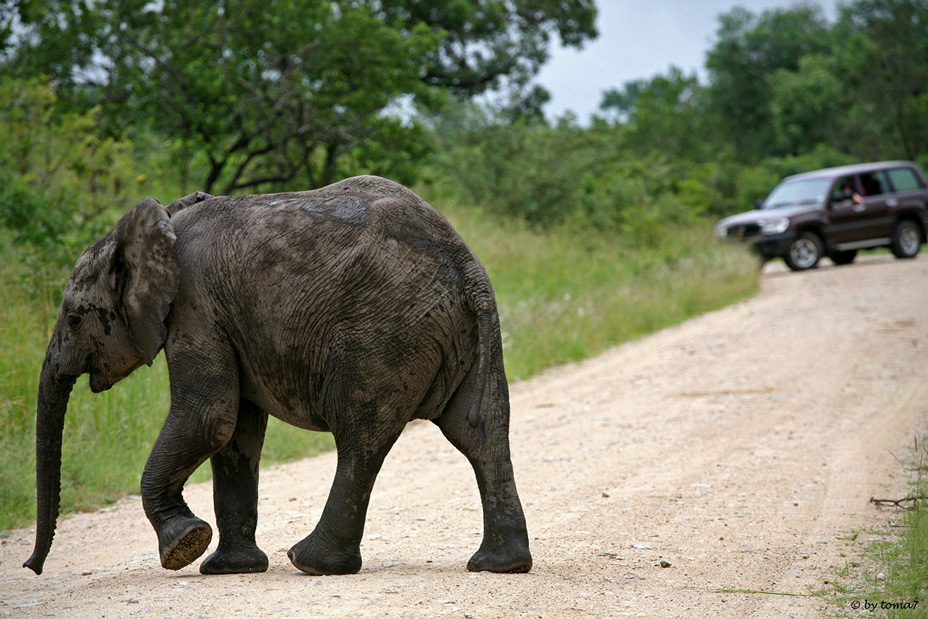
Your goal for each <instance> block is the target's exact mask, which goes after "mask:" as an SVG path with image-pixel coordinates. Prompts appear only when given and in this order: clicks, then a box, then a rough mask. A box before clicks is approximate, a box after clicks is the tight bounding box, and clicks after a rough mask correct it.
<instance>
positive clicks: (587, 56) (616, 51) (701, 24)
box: [537, 0, 838, 122]
mask: <svg viewBox="0 0 928 619" xmlns="http://www.w3.org/2000/svg"><path fill="white" fill-rule="evenodd" d="M837 1H838V0H812V3H813V4H817V5H819V6H821V7H822V8H823V9H824V10H825V14H826V15H827V16H828V18H829V19H834V18H835V16H836V8H835V7H836V4H837ZM795 4H797V2H795V1H791V0H740V1H739V0H599V1H598V2H597V7H598V8H599V16H598V18H597V27H598V30H599V37H598V38H597V39H595V40H594V41H593V42H591V43H588V44H587V45H586V46H585V47H584V48H583V49H582V50H580V51H576V50H574V49H563V48H560V47H559V46H558V47H557V48H556V49H554V50H553V51H552V54H551V59H550V60H549V61H548V63H547V64H546V65H545V66H544V68H542V70H541V73H540V74H539V75H538V78H537V81H538V82H539V83H540V84H541V85H542V86H544V87H545V88H547V89H548V91H550V92H551V95H552V100H551V102H550V103H549V104H548V106H547V107H546V108H545V112H546V113H547V114H548V116H549V117H552V118H554V117H557V116H560V115H561V114H563V113H564V112H565V111H567V110H571V111H573V112H574V113H575V114H576V115H577V117H578V118H579V120H580V121H581V122H586V121H587V120H589V117H590V114H591V113H593V112H595V111H597V110H598V108H599V103H600V101H601V100H602V93H603V91H605V90H608V89H609V88H618V87H620V86H622V85H623V84H625V83H626V82H630V81H632V80H636V79H644V78H650V77H653V76H654V75H657V74H662V73H666V72H667V69H669V68H670V66H676V67H679V68H680V69H682V70H683V72H684V74H686V75H690V74H692V73H693V72H697V73H698V75H699V77H700V79H702V80H703V81H705V74H704V67H705V60H706V52H707V51H708V50H709V48H710V47H711V46H712V45H713V43H714V42H715V33H716V30H717V29H718V16H719V15H721V14H722V13H725V12H728V11H729V10H731V9H732V8H733V7H735V6H742V7H744V8H746V9H748V10H750V11H751V12H753V13H757V14H759V13H761V12H762V11H764V10H765V9H770V8H775V7H789V6H793V5H795Z"/></svg>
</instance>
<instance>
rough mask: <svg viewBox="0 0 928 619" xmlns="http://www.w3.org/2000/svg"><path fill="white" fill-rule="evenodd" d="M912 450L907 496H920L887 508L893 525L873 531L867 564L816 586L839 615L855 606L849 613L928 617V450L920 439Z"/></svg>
mask: <svg viewBox="0 0 928 619" xmlns="http://www.w3.org/2000/svg"><path fill="white" fill-rule="evenodd" d="M912 454H913V455H912V457H911V459H910V461H909V462H907V463H906V464H907V465H908V467H909V468H910V470H911V471H912V472H913V473H912V476H913V479H912V483H911V490H910V493H909V496H910V497H918V498H916V499H915V500H913V501H906V502H904V503H903V505H907V506H910V509H907V510H903V509H899V510H893V511H888V512H887V513H888V514H890V516H889V517H888V518H887V520H888V521H891V523H892V524H893V525H895V526H890V522H888V523H887V527H886V528H885V530H881V531H876V532H873V533H874V537H875V538H876V539H875V541H871V542H869V543H868V545H867V546H866V549H865V552H864V557H865V563H867V565H866V567H864V566H862V565H861V564H859V563H856V562H854V563H849V564H848V565H847V566H846V567H845V568H844V569H842V570H839V571H838V572H837V573H836V574H835V577H833V578H832V579H831V580H830V581H828V583H827V587H826V588H824V589H823V590H821V591H819V592H818V594H819V595H820V596H821V597H823V598H824V599H825V600H826V601H828V602H829V604H830V606H831V608H832V610H833V611H834V612H836V613H839V615H840V616H845V615H844V614H843V613H844V612H848V609H851V610H850V612H848V615H854V616H857V615H859V614H866V615H868V616H877V617H887V618H890V619H917V618H921V619H924V618H926V617H928V503H926V499H925V497H928V450H926V449H925V447H924V446H923V445H919V442H918V441H916V442H915V449H914V451H913V452H912ZM885 498H892V499H893V500H898V499H902V498H904V497H885ZM898 525H901V526H898ZM856 537H857V536H855V539H856ZM852 541H853V540H852ZM865 601H866V602H867V603H869V604H870V606H869V607H865ZM855 605H859V608H858V607H857V606H855ZM867 610H869V612H865V611H867Z"/></svg>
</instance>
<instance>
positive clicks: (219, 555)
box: [200, 536, 267, 574]
mask: <svg viewBox="0 0 928 619" xmlns="http://www.w3.org/2000/svg"><path fill="white" fill-rule="evenodd" d="M266 571H267V555H266V554H264V552H263V551H262V550H261V549H260V548H258V547H257V546H255V545H254V544H249V545H241V546H229V545H226V546H223V543H222V541H221V536H220V542H219V548H217V549H216V552H214V553H213V554H211V555H210V556H208V557H206V559H204V560H203V563H201V564H200V573H201V574H257V573H258V572H266Z"/></svg>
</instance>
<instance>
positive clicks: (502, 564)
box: [435, 362, 532, 573]
mask: <svg viewBox="0 0 928 619" xmlns="http://www.w3.org/2000/svg"><path fill="white" fill-rule="evenodd" d="M500 366H501V362H500V363H499V364H498V365H497V367H496V368H495V369H493V370H491V372H490V380H489V381H488V383H487V385H486V386H485V389H486V391H485V393H484V395H483V400H482V404H481V409H480V413H479V416H478V422H477V425H476V426H475V427H473V426H471V425H470V423H469V422H468V412H469V410H470V404H471V402H472V397H473V394H472V393H470V391H469V390H468V387H469V385H468V383H469V382H470V381H472V380H474V379H473V377H472V376H471V375H468V377H467V378H466V379H465V380H464V383H462V385H461V388H460V389H459V390H458V392H457V393H455V396H454V397H453V398H452V399H451V402H449V404H448V407H447V408H446V409H445V411H444V413H443V414H442V416H441V417H439V418H438V419H436V420H435V424H436V425H437V426H438V427H439V428H440V429H441V431H442V433H443V434H444V435H445V437H446V438H447V439H448V440H449V441H450V442H451V444H452V445H454V446H455V447H456V448H457V449H458V450H459V451H460V452H461V453H462V454H464V456H465V457H466V458H467V460H468V461H469V462H470V464H471V466H472V467H473V469H474V474H475V475H476V477H477V487H478V489H479V490H480V501H481V503H482V504H483V542H482V543H481V545H480V549H479V550H478V551H477V552H476V553H475V554H474V556H473V557H471V559H470V561H469V562H468V564H467V569H468V570H470V571H472V572H478V571H489V572H503V573H514V572H528V571H529V570H530V569H531V568H532V554H531V551H530V550H529V543H528V530H527V528H526V525H525V515H524V514H523V512H522V503H521V502H520V500H519V494H518V492H517V490H516V482H515V476H514V474H513V469H512V459H511V457H510V452H509V389H508V385H507V384H506V378H505V374H504V373H503V371H502V368H501V367H500Z"/></svg>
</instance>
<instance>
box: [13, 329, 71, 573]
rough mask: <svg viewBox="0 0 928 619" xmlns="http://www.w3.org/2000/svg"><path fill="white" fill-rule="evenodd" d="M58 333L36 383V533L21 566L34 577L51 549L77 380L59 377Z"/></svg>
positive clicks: (50, 345) (69, 376)
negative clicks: (69, 410)
mask: <svg viewBox="0 0 928 619" xmlns="http://www.w3.org/2000/svg"><path fill="white" fill-rule="evenodd" d="M57 336H58V330H57V329H56V332H55V334H54V335H53V336H52V344H49V348H48V351H47V352H46V354H45V362H44V363H43V364H42V375H41V378H40V380H39V396H38V405H37V407H36V431H35V435H36V441H35V473H36V495H37V501H36V516H37V518H36V531H35V548H34V550H33V551H32V556H31V557H29V559H27V560H26V562H25V563H23V567H28V568H29V569H31V570H32V571H33V572H35V573H36V574H41V573H42V568H43V566H44V565H45V558H46V557H47V556H48V551H49V549H50V548H51V546H52V538H53V537H54V536H55V525H56V521H57V520H58V508H59V505H60V499H61V437H62V433H63V431H64V416H65V412H66V411H67V408H68V398H69V397H70V395H71V389H72V388H73V387H74V382H75V381H76V380H77V376H71V375H64V376H62V375H60V374H59V371H58V368H59V364H58V362H57V358H58V353H57V350H56V349H57V348H58V347H57V346H55V341H56V339H57Z"/></svg>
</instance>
